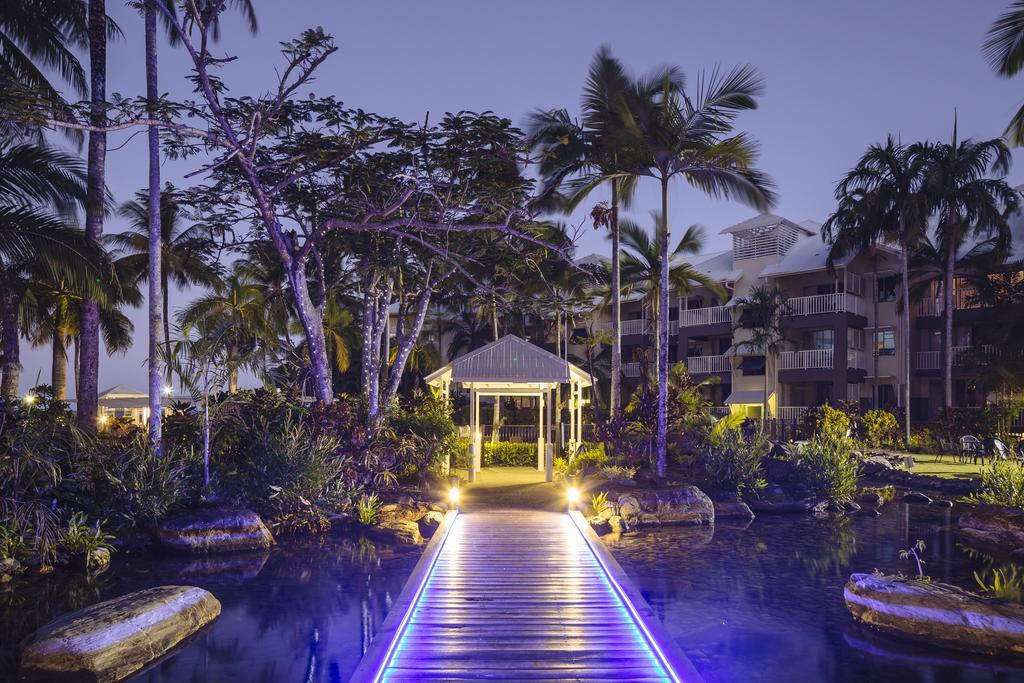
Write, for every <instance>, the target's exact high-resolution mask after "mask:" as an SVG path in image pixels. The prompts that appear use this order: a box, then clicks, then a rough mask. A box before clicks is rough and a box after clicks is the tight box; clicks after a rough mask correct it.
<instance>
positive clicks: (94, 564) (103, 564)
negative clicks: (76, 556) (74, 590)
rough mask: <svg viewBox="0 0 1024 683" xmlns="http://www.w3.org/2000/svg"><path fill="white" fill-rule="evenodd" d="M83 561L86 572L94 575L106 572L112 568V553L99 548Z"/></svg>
mask: <svg viewBox="0 0 1024 683" xmlns="http://www.w3.org/2000/svg"><path fill="white" fill-rule="evenodd" d="M83 559H84V560H85V571H87V572H90V573H93V574H98V573H99V572H105V571H106V570H107V568H108V567H109V566H110V551H109V550H107V549H106V548H97V549H96V550H93V551H92V552H90V553H88V554H87V555H86V556H85V557H84V558H83Z"/></svg>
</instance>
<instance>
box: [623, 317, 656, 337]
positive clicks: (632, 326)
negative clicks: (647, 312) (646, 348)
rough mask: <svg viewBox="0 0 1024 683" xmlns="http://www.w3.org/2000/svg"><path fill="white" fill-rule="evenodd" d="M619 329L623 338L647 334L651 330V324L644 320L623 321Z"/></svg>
mask: <svg viewBox="0 0 1024 683" xmlns="http://www.w3.org/2000/svg"><path fill="white" fill-rule="evenodd" d="M619 329H620V331H621V332H622V336H623V337H625V336H628V335H631V334H647V333H648V332H650V330H651V323H650V321H649V320H646V319H644V318H641V319H639V320H623V321H622V325H621V326H620V327H619Z"/></svg>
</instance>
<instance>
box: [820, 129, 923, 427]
mask: <svg viewBox="0 0 1024 683" xmlns="http://www.w3.org/2000/svg"><path fill="white" fill-rule="evenodd" d="M924 152H925V147H924V146H923V145H920V144H916V145H911V146H910V147H904V146H903V145H900V144H898V143H897V142H896V141H894V140H893V138H892V136H891V135H890V136H889V137H888V138H887V139H886V142H885V145H872V146H871V147H869V148H868V150H867V152H865V153H864V156H862V157H861V158H860V161H858V162H857V165H856V166H855V167H854V168H853V169H852V170H851V171H850V172H849V173H847V174H846V177H845V178H843V179H842V180H841V181H840V182H839V184H838V185H837V186H836V191H835V196H836V199H837V200H838V202H839V204H838V207H837V208H836V211H835V213H833V214H832V215H831V216H830V217H829V218H828V220H826V221H825V223H824V225H822V228H821V235H822V238H823V239H825V241H827V242H829V243H830V244H831V248H830V249H829V253H828V267H829V270H833V269H834V266H833V264H834V263H835V261H836V260H837V259H839V258H841V257H842V256H844V255H846V254H849V253H853V252H854V251H856V250H859V249H867V248H874V247H876V246H878V245H879V244H881V243H886V242H887V243H895V244H897V245H899V249H900V271H901V277H900V280H901V282H900V288H901V290H902V291H901V293H902V296H901V299H902V301H901V304H902V307H903V315H902V317H901V318H900V339H901V342H900V343H901V344H902V346H903V350H902V356H903V363H902V366H903V367H902V369H901V376H900V384H901V385H902V388H901V394H902V396H901V398H902V400H901V403H902V404H903V429H904V439H905V441H906V442H907V443H908V444H909V442H910V309H909V307H910V265H909V264H910V255H911V253H912V252H913V251H914V250H916V249H917V248H918V247H919V245H920V244H921V241H922V240H923V239H925V237H926V232H927V207H926V205H925V201H924V195H923V192H922V187H923V184H924V176H925V170H926V168H927V163H926V162H927V155H926V154H925V153H924ZM877 282H878V278H877V273H876V278H875V283H876V286H877ZM874 298H875V301H876V305H877V301H878V296H877V292H876V295H875V297H874ZM876 318H877V316H876ZM875 374H876V376H877V374H878V373H877V372H876V373H875Z"/></svg>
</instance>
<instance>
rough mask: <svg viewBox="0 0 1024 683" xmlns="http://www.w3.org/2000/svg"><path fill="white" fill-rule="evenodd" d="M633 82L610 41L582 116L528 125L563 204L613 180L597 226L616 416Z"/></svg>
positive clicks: (561, 113)
mask: <svg viewBox="0 0 1024 683" xmlns="http://www.w3.org/2000/svg"><path fill="white" fill-rule="evenodd" d="M630 86H631V81H630V77H629V76H628V75H627V73H626V70H625V68H624V67H623V65H622V63H621V62H620V61H619V60H618V59H616V58H615V57H613V56H612V54H611V50H610V49H609V48H608V46H602V47H601V48H599V49H598V51H597V54H595V55H594V58H593V59H592V60H591V62H590V69H589V71H588V73H587V80H586V82H585V83H584V86H583V96H582V100H581V118H580V120H579V121H576V120H574V119H573V118H572V117H571V116H570V115H569V113H568V112H567V111H566V110H564V109H556V110H551V111H539V112H534V113H533V114H532V115H531V116H530V120H529V123H528V126H527V133H528V137H529V139H530V144H531V146H532V147H533V148H535V149H536V150H537V151H538V152H539V154H540V172H541V175H542V176H543V177H544V184H545V187H544V189H543V191H542V194H545V195H550V194H553V193H554V192H556V191H559V190H561V191H564V192H566V193H567V194H568V198H567V201H565V202H564V203H563V206H564V208H565V210H566V211H572V210H574V209H575V208H576V207H578V206H579V204H580V203H582V202H583V201H584V200H585V199H586V198H587V197H588V196H590V194H591V192H592V191H593V190H595V189H596V188H598V187H601V186H604V185H607V186H608V187H609V189H610V191H611V203H610V205H609V204H604V203H599V204H597V205H596V206H595V207H594V209H593V211H592V212H591V217H592V218H593V221H594V227H595V228H607V229H608V232H609V234H610V236H611V241H612V259H611V308H612V333H611V338H612V355H611V365H612V371H611V399H610V401H611V407H610V412H611V414H612V415H614V414H616V413H618V411H619V409H620V407H621V398H622V397H621V393H622V389H621V387H622V333H621V326H622V306H621V298H622V297H621V290H622V287H621V282H620V273H621V249H620V241H619V234H620V233H619V208H620V205H621V206H624V207H627V208H628V206H629V204H630V202H631V200H632V198H633V194H634V190H635V187H636V176H635V175H632V174H630V173H625V172H623V169H624V168H625V167H626V164H625V163H624V156H625V150H623V149H622V145H621V137H622V130H623V127H624V125H625V120H624V117H629V116H630V105H629V102H628V97H629V96H630V94H631V93H632V90H631V87H630Z"/></svg>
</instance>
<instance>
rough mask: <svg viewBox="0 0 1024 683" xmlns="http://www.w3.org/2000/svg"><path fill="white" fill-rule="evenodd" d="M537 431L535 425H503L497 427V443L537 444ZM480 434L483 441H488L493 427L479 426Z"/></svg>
mask: <svg viewBox="0 0 1024 683" xmlns="http://www.w3.org/2000/svg"><path fill="white" fill-rule="evenodd" d="M537 430H538V427H537V425H535V424H532V425H510V424H503V425H501V426H499V427H498V441H504V442H506V443H537ZM480 434H481V436H482V438H483V440H484V441H490V440H491V437H492V436H493V434H494V425H493V424H481V425H480Z"/></svg>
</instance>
